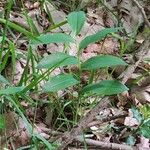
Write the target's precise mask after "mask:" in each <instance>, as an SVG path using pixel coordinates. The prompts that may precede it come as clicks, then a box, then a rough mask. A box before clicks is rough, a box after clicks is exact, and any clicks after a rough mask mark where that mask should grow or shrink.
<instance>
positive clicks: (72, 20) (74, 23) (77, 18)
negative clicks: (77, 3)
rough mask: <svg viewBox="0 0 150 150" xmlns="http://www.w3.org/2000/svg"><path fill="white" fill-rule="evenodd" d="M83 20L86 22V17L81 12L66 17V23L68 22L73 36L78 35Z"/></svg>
mask: <svg viewBox="0 0 150 150" xmlns="http://www.w3.org/2000/svg"><path fill="white" fill-rule="evenodd" d="M85 20H86V16H85V13H84V12H83V11H78V12H71V13H70V14H69V15H68V18H67V21H68V23H69V25H70V27H71V29H72V31H73V33H74V35H78V34H79V33H80V31H81V29H82V27H83V25H84V22H85Z"/></svg>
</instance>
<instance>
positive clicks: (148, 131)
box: [140, 125, 150, 139]
mask: <svg viewBox="0 0 150 150" xmlns="http://www.w3.org/2000/svg"><path fill="white" fill-rule="evenodd" d="M140 133H141V134H142V135H143V136H144V137H146V138H148V139H149V138H150V126H147V125H143V126H141V127H140Z"/></svg>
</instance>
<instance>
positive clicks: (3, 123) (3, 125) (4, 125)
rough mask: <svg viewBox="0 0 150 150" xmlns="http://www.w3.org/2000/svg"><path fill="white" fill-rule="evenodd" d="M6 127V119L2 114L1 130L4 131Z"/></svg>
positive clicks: (0, 116)
mask: <svg viewBox="0 0 150 150" xmlns="http://www.w3.org/2000/svg"><path fill="white" fill-rule="evenodd" d="M5 127H6V124H5V118H4V116H3V115H1V114H0V129H4V128H5Z"/></svg>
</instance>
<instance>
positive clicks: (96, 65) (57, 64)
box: [0, 11, 128, 149]
mask: <svg viewBox="0 0 150 150" xmlns="http://www.w3.org/2000/svg"><path fill="white" fill-rule="evenodd" d="M28 19H29V18H28ZM85 20H86V15H85V13H84V12H82V11H78V12H72V13H70V14H69V15H68V18H67V22H68V24H69V25H70V28H71V30H72V33H71V34H70V35H67V34H65V33H55V34H50V33H47V34H41V35H39V36H36V35H37V34H35V35H34V32H33V33H32V30H31V31H27V30H25V29H23V28H22V27H20V26H18V25H16V24H14V23H11V22H9V21H8V20H5V19H1V18H0V22H1V23H3V24H5V25H6V22H7V26H9V27H10V28H13V29H15V30H17V31H19V32H21V33H23V34H24V35H26V36H27V37H28V38H29V39H30V42H29V46H28V52H27V56H26V59H27V63H26V66H25V67H24V72H23V74H22V77H21V79H20V82H19V84H18V86H15V87H14V86H13V85H12V84H11V83H9V81H7V79H5V78H4V77H3V76H2V75H1V76H0V81H1V82H2V83H3V86H2V87H1V89H0V95H1V97H2V99H3V101H4V102H5V104H6V103H7V102H10V103H11V105H12V106H13V107H14V109H15V110H16V111H17V112H18V114H19V115H20V116H21V118H22V119H23V121H24V123H25V124H26V127H27V131H28V133H29V135H30V136H31V137H32V140H33V142H34V143H36V141H37V140H38V141H42V142H43V143H44V144H45V146H46V147H47V148H48V149H53V148H54V147H55V146H54V145H53V144H51V143H49V142H48V141H47V140H46V139H44V138H43V137H42V136H40V135H38V134H37V133H35V132H33V126H32V123H31V122H30V121H29V120H28V119H27V116H25V115H24V113H23V111H22V110H23V108H22V107H21V105H20V103H19V100H20V99H21V98H22V99H25V100H26V101H27V102H29V103H31V104H32V105H31V106H35V103H34V101H33V100H32V99H31V98H30V96H29V94H30V93H31V92H32V91H35V92H37V93H38V94H40V93H47V94H48V98H49V103H48V104H49V106H50V108H53V109H52V110H53V111H56V112H57V114H56V115H57V116H56V119H55V122H54V125H56V126H57V125H58V123H60V124H59V127H61V126H67V127H70V128H71V127H72V126H73V125H75V124H76V123H77V121H78V119H79V116H81V115H82V109H83V107H82V105H83V103H84V102H86V99H87V98H88V97H91V96H95V97H96V98H95V101H94V102H93V103H92V104H91V105H96V104H97V101H98V99H97V98H98V97H103V96H106V95H114V94H120V93H122V92H124V91H126V90H128V88H127V87H126V86H125V85H123V84H122V83H121V82H119V81H117V80H113V79H110V78H109V74H108V77H107V78H108V80H103V81H97V80H96V79H95V74H94V73H96V72H98V71H99V70H100V69H106V70H108V68H114V67H115V66H117V65H123V66H126V65H127V64H126V63H125V62H124V61H123V60H122V59H121V58H119V57H115V56H111V55H99V56H95V57H91V58H90V59H88V60H87V61H85V62H82V61H81V54H82V52H83V49H84V48H86V47H87V46H88V45H90V44H91V43H95V42H97V41H100V40H103V39H104V38H105V37H106V36H107V35H108V34H112V33H115V32H118V31H120V30H121V29H122V28H120V27H118V28H106V29H103V30H102V31H99V32H97V33H96V34H94V35H90V36H87V37H85V38H84V39H83V40H82V41H81V42H80V43H77V42H76V37H77V36H78V34H79V33H80V31H81V29H82V27H83V26H84V23H85ZM29 21H30V19H29ZM9 43H10V45H11V46H10V47H11V56H12V62H13V65H14V64H15V62H16V60H17V57H16V52H15V51H14V49H15V45H13V44H12V41H10V42H9ZM51 43H57V44H59V43H63V44H64V47H66V48H67V52H69V51H70V49H69V45H70V43H75V44H76V48H77V51H78V52H77V56H71V55H69V53H67V52H66V53H65V51H64V52H55V53H53V54H50V55H48V56H46V57H44V58H40V57H39V56H38V55H37V54H36V51H34V50H33V47H35V46H37V45H41V44H51ZM8 52H9V51H8ZM6 54H7V53H6ZM6 54H5V55H6ZM5 55H4V56H5ZM6 56H7V55H6ZM6 58H7V57H6ZM4 64H6V63H4ZM29 64H30V66H31V67H30V68H29ZM36 64H37V65H36ZM72 66H76V68H77V71H76V72H74V71H72V70H71V69H72ZM4 68H5V65H4V67H3V69H4ZM56 68H60V69H61V70H63V71H62V72H61V73H60V74H59V75H57V76H52V72H53V71H54V70H55V69H56ZM28 69H31V71H32V75H30V74H28ZM65 70H66V71H65ZM84 71H89V73H90V74H89V79H88V81H87V83H89V84H86V85H84V84H82V73H84ZM41 81H42V82H43V81H44V82H45V84H44V85H43V86H42V88H41V87H40V84H39V83H40V82H41ZM58 91H62V92H63V93H65V96H66V98H65V97H62V96H61V95H59V94H58ZM74 91H75V92H76V94H75V92H74ZM84 105H85V104H84ZM86 105H88V104H86ZM67 109H69V111H70V113H71V115H72V116H71V119H68V117H67V115H66V114H65V110H67ZM0 120H1V124H0V128H4V126H5V124H4V123H3V118H2V117H0ZM33 124H34V122H33Z"/></svg>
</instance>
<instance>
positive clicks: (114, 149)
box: [75, 136, 149, 150]
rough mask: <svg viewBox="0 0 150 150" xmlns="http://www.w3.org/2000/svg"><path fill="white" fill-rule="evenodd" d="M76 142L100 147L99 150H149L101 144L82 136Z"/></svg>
mask: <svg viewBox="0 0 150 150" xmlns="http://www.w3.org/2000/svg"><path fill="white" fill-rule="evenodd" d="M75 140H77V141H80V142H86V143H87V144H88V145H93V146H99V148H105V149H111V150H149V149H148V148H141V147H137V146H129V145H125V144H116V143H107V142H101V141H96V140H92V139H84V138H83V137H82V136H77V137H76V138H75Z"/></svg>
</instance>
